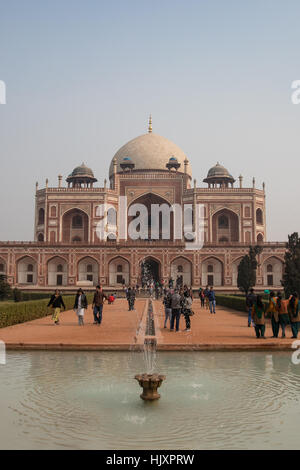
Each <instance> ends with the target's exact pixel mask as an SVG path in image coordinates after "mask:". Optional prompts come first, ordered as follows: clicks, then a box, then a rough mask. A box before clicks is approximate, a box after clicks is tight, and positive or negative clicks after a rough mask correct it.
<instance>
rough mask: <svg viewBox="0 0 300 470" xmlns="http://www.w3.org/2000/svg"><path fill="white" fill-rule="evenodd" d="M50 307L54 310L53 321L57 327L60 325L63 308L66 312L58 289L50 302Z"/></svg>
mask: <svg viewBox="0 0 300 470" xmlns="http://www.w3.org/2000/svg"><path fill="white" fill-rule="evenodd" d="M50 306H51V307H52V308H53V309H54V310H53V314H52V320H53V321H54V324H55V325H59V314H60V311H61V308H62V307H63V308H64V310H66V306H65V304H64V301H63V298H62V296H61V295H60V293H59V290H58V289H56V291H55V293H54V294H53V295H52V296H51V299H50V300H49V303H48V307H50Z"/></svg>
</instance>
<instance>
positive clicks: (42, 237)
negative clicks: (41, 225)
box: [38, 233, 44, 242]
mask: <svg viewBox="0 0 300 470" xmlns="http://www.w3.org/2000/svg"><path fill="white" fill-rule="evenodd" d="M38 241H39V242H43V241H44V235H43V234H42V233H39V235H38Z"/></svg>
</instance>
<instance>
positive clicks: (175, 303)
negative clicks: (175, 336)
mask: <svg viewBox="0 0 300 470" xmlns="http://www.w3.org/2000/svg"><path fill="white" fill-rule="evenodd" d="M171 308H172V317H171V324H170V331H174V324H175V321H176V332H178V331H179V323H180V315H181V296H180V294H179V292H178V289H175V291H174V293H173V294H172V301H171Z"/></svg>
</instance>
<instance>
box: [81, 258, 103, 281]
mask: <svg viewBox="0 0 300 470" xmlns="http://www.w3.org/2000/svg"><path fill="white" fill-rule="evenodd" d="M97 284H99V263H98V261H97V260H96V259H95V258H93V257H92V256H84V257H83V258H80V259H79V260H78V262H77V285H78V286H96V285H97Z"/></svg>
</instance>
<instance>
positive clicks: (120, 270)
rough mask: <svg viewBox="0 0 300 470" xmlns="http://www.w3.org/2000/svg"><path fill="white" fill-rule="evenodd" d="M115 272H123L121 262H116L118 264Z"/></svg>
mask: <svg viewBox="0 0 300 470" xmlns="http://www.w3.org/2000/svg"><path fill="white" fill-rule="evenodd" d="M117 272H118V273H122V272H123V266H122V264H118V266H117Z"/></svg>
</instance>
